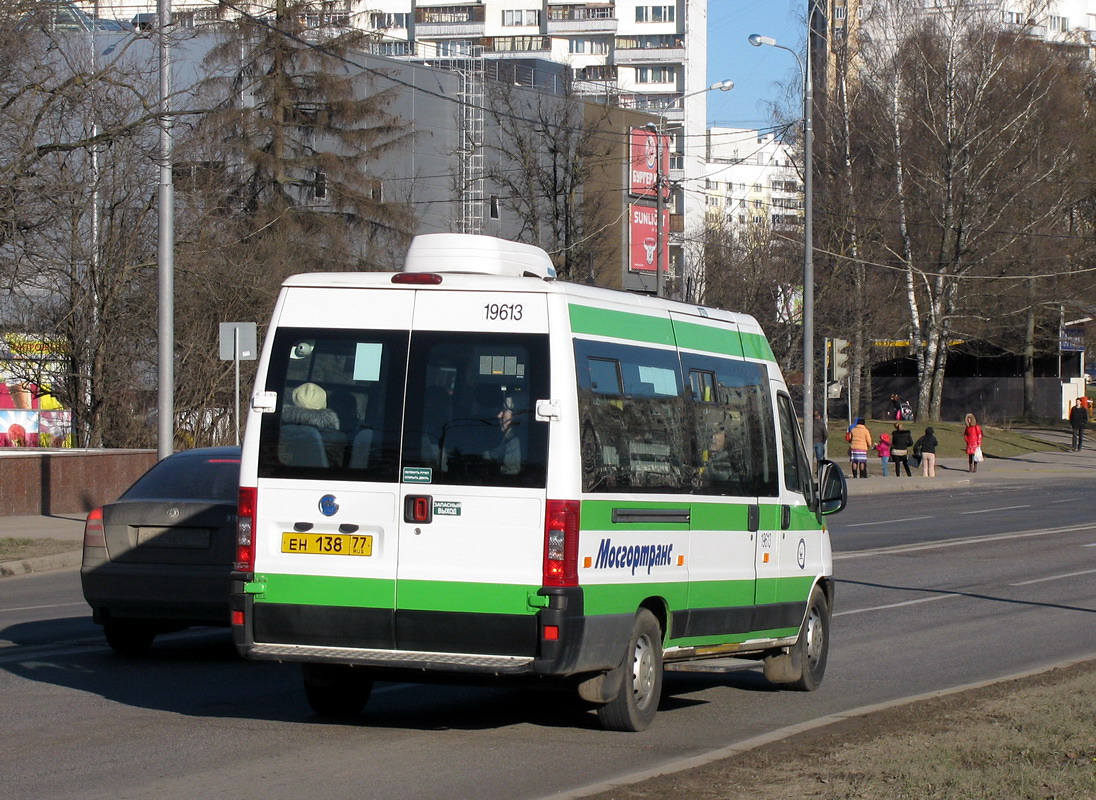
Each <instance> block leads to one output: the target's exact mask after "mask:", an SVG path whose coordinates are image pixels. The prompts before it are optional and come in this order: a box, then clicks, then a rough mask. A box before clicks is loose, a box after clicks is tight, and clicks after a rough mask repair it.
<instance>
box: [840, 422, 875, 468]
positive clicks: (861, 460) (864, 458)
mask: <svg viewBox="0 0 1096 800" xmlns="http://www.w3.org/2000/svg"><path fill="white" fill-rule="evenodd" d="M847 438H848V441H849V465H850V471H851V472H852V476H853V477H854V478H866V477H868V451H869V450H871V448H872V446H873V445H874V444H875V442H874V441H872V438H871V431H869V430H868V426H867V425H865V424H864V419H863V417H858V418H857V420H856V424H855V425H853V427H852V430H850V431H849V433H848V437H847Z"/></svg>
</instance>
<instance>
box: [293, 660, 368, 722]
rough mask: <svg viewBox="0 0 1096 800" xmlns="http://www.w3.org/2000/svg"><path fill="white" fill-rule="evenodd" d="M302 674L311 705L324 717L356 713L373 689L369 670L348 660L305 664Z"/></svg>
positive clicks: (306, 695)
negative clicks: (348, 664)
mask: <svg viewBox="0 0 1096 800" xmlns="http://www.w3.org/2000/svg"><path fill="white" fill-rule="evenodd" d="M301 674H302V675H303V677H304V696H305V697H306V698H307V699H308V705H309V706H310V707H311V708H312V710H313V711H315V712H316V713H317V714H319V715H320V716H321V717H331V718H332V719H349V718H350V717H355V716H357V715H358V714H360V713H361V710H362V709H363V708H365V704H366V703H367V702H369V695H370V694H371V693H372V691H373V679H372V678H370V677H369V673H368V672H366V671H365V670H363V669H360V668H355V667H350V666H347V665H345V664H302V665H301Z"/></svg>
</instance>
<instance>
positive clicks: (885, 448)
mask: <svg viewBox="0 0 1096 800" xmlns="http://www.w3.org/2000/svg"><path fill="white" fill-rule="evenodd" d="M875 452H877V453H878V454H879V463H880V465H881V466H882V467H883V477H884V478H886V477H889V476H890V473H889V472H887V465H888V464H889V463H890V454H891V437H890V434H889V433H881V434H879V444H877V445H876V446H875Z"/></svg>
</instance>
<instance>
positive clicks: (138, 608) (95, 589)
mask: <svg viewBox="0 0 1096 800" xmlns="http://www.w3.org/2000/svg"><path fill="white" fill-rule="evenodd" d="M80 582H81V584H82V585H83V590H84V599H85V600H87V602H88V605H90V606H91V608H92V612H93V614H94V617H95V621H96V622H102V621H103V619H105V618H109V619H122V618H126V619H152V620H165V621H171V622H173V623H186V624H191V625H227V624H229V593H230V590H231V586H232V581H231V578H230V573H229V570H228V568H227V567H224V566H199V565H188V566H176V565H164V564H126V563H117V562H105V563H100V564H97V565H95V566H85V567H83V568H81V570H80Z"/></svg>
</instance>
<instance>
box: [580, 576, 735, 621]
mask: <svg viewBox="0 0 1096 800" xmlns="http://www.w3.org/2000/svg"><path fill="white" fill-rule="evenodd" d="M580 588H581V589H582V604H583V609H584V611H585V613H586V615H587V616H591V617H594V616H600V615H604V614H627V615H629V616H631V615H632V614H635V613H636V609H638V608H639V604H640V603H642V602H643V601H644V600H646V599H648V598H650V597H661V598H663V599H664V600H665V601H666V604H667V605H668V606H669V609H670V611H680V610H681V609H683V608H685V603H686V600H687V599H688V595H689V585H688V584H687V583H686V582H685V581H675V582H673V583H600V584H598V583H595V584H588V583H583V584H580ZM750 601H751V602H753V598H752V597H751V599H750Z"/></svg>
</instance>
